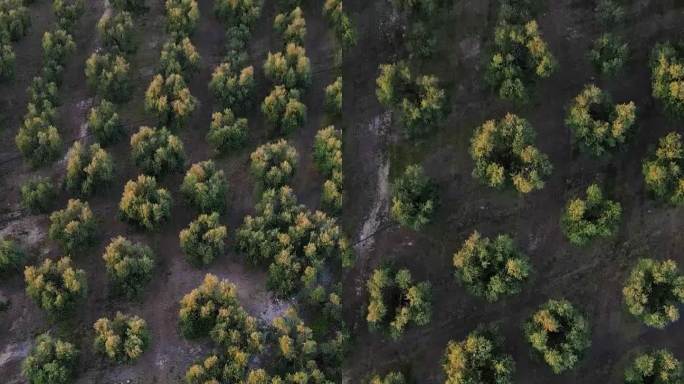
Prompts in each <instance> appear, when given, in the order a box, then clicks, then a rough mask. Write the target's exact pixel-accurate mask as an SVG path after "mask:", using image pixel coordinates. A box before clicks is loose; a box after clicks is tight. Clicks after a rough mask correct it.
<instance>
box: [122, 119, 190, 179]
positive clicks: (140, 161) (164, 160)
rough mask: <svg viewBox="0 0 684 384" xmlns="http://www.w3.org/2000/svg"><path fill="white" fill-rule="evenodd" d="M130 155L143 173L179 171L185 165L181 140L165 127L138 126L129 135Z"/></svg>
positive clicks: (158, 174)
mask: <svg viewBox="0 0 684 384" xmlns="http://www.w3.org/2000/svg"><path fill="white" fill-rule="evenodd" d="M131 156H132V157H133V161H135V164H136V165H137V166H138V167H139V168H140V169H141V170H142V171H143V172H144V173H147V174H151V175H154V176H162V175H165V174H166V173H169V172H176V171H180V170H182V169H183V167H184V166H185V150H184V149H183V142H182V141H181V140H180V139H179V138H178V137H177V136H176V135H172V134H171V133H170V132H169V131H168V130H167V129H166V128H165V127H162V128H150V127H140V130H138V132H137V133H136V134H134V135H133V136H131Z"/></svg>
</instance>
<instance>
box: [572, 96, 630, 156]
mask: <svg viewBox="0 0 684 384" xmlns="http://www.w3.org/2000/svg"><path fill="white" fill-rule="evenodd" d="M635 120H636V106H635V105H634V102H631V101H630V102H628V103H623V104H613V103H611V101H610V96H609V95H608V94H607V93H606V92H604V91H603V90H601V89H600V88H598V87H597V86H595V85H593V84H589V85H587V86H586V87H584V89H583V90H582V92H581V93H580V94H579V95H577V97H575V98H574V100H573V101H572V103H571V104H570V108H569V109H568V114H567V116H566V118H565V125H567V126H568V127H569V128H570V129H571V130H572V132H573V134H574V136H575V141H576V142H577V143H578V144H579V147H580V149H582V150H584V151H586V152H588V153H589V154H591V155H593V156H597V157H598V156H601V155H604V154H606V153H608V152H610V151H611V150H614V149H616V148H617V147H618V146H619V145H621V144H623V143H624V142H625V140H626V138H627V135H628V134H629V133H630V130H631V129H632V128H633V126H634V122H635Z"/></svg>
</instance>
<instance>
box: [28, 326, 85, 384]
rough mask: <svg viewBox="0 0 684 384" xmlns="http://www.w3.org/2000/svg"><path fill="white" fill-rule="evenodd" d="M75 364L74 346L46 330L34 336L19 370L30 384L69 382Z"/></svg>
mask: <svg viewBox="0 0 684 384" xmlns="http://www.w3.org/2000/svg"><path fill="white" fill-rule="evenodd" d="M77 365H78V350H77V349H76V347H75V346H74V345H73V344H71V343H69V342H67V341H63V340H61V339H57V338H54V337H52V335H50V333H47V332H46V333H43V334H40V335H38V337H36V341H35V343H34V345H33V347H32V348H31V351H30V352H29V354H28V356H27V357H26V359H24V362H23V364H22V367H21V372H22V375H24V377H26V378H27V379H28V381H29V383H31V384H69V383H71V382H73V378H74V376H75V373H76V368H77Z"/></svg>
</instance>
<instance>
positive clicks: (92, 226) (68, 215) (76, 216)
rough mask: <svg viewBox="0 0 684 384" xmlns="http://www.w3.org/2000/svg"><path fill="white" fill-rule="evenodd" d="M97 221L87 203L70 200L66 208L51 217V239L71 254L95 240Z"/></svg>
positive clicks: (49, 233) (49, 232) (49, 231)
mask: <svg viewBox="0 0 684 384" xmlns="http://www.w3.org/2000/svg"><path fill="white" fill-rule="evenodd" d="M96 234H97V219H96V218H95V215H94V214H93V211H91V210H90V205H89V204H88V202H87V201H85V202H83V201H81V200H78V199H69V202H68V203H67V206H66V208H64V209H62V210H59V211H55V212H53V213H52V214H51V215H50V228H49V230H48V235H49V236H50V239H52V240H54V241H56V242H58V243H59V244H60V245H61V246H62V248H63V249H64V250H65V251H66V252H69V253H72V252H74V251H75V250H77V249H78V248H81V247H84V246H87V245H89V244H91V243H92V242H93V241H94V240H95V236H96Z"/></svg>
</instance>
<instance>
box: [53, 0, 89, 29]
mask: <svg viewBox="0 0 684 384" xmlns="http://www.w3.org/2000/svg"><path fill="white" fill-rule="evenodd" d="M52 10H53V11H54V14H55V18H56V19H57V26H58V27H59V28H62V29H64V30H66V31H71V30H73V29H74V25H75V24H76V21H78V19H79V18H80V17H81V15H83V12H84V11H85V0H53V1H52Z"/></svg>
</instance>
